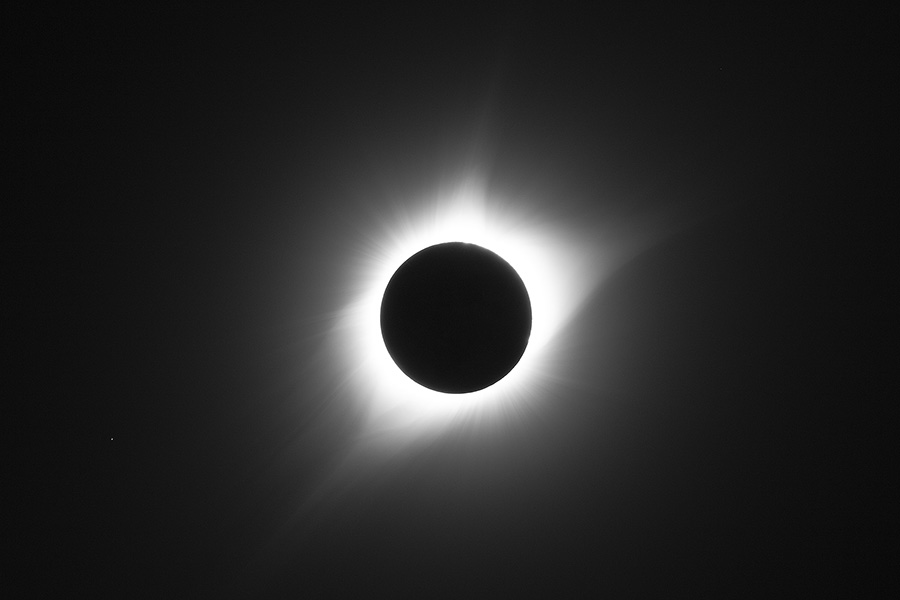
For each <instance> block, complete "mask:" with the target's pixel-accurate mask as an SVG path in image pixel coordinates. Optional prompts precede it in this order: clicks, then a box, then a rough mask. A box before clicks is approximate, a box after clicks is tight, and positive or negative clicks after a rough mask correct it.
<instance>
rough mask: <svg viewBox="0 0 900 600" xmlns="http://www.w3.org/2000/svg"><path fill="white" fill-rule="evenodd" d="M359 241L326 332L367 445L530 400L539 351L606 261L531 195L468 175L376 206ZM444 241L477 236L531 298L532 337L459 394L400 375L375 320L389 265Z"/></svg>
mask: <svg viewBox="0 0 900 600" xmlns="http://www.w3.org/2000/svg"><path fill="white" fill-rule="evenodd" d="M366 234H367V235H366ZM585 237H586V236H585ZM359 241H360V245H359V249H358V251H356V252H355V257H354V258H355V261H354V264H353V265H352V266H351V268H350V269H349V270H348V272H347V277H348V280H347V293H346V297H348V298H349V301H348V303H347V304H346V305H345V306H344V307H343V308H341V309H340V310H339V311H338V313H337V314H336V315H335V317H334V320H333V327H332V328H331V331H330V333H329V337H330V340H331V342H332V348H331V356H332V359H333V360H334V361H336V363H337V364H336V367H337V368H338V369H339V372H340V373H341V374H342V379H343V382H342V384H341V385H342V387H343V386H345V387H343V389H344V391H345V392H347V394H346V398H348V399H349V402H351V403H352V410H354V411H355V412H356V413H357V414H358V415H361V416H362V417H363V432H362V438H361V440H362V439H364V440H367V441H366V442H365V444H364V445H366V447H367V450H369V451H371V450H375V449H378V448H382V449H389V448H397V447H400V446H403V445H404V443H405V442H409V441H413V440H415V439H418V438H420V437H422V436H425V435H427V434H429V433H432V434H433V433H436V432H438V431H440V430H442V429H444V428H446V427H450V426H453V425H454V424H458V423H463V422H465V423H466V424H467V426H471V425H472V424H473V423H475V424H482V425H484V424H487V425H490V424H491V423H497V422H498V420H500V419H502V418H503V416H504V415H509V414H510V413H514V412H520V411H522V410H523V404H525V405H529V404H531V403H534V402H538V401H539V400H540V398H541V397H542V396H543V395H544V394H542V390H544V389H545V388H547V387H549V386H550V385H551V384H552V383H554V382H556V379H557V376H556V375H555V374H554V372H553V368H552V366H551V362H552V361H550V360H549V359H548V357H549V354H550V352H551V350H552V345H553V342H554V338H555V336H556V335H557V334H558V333H559V332H560V331H561V330H562V328H563V327H564V326H565V325H566V324H567V322H568V321H569V320H570V319H571V318H572V316H573V315H574V314H575V313H576V311H577V310H578V308H579V306H580V305H581V304H582V303H583V302H584V300H585V299H586V298H587V296H588V295H589V294H590V293H591V292H592V291H593V289H594V288H595V287H596V285H597V283H599V281H600V279H601V276H602V275H603V274H604V273H605V272H606V271H607V269H605V268H604V267H605V261H604V259H603V257H602V256H601V255H600V253H599V247H598V244H597V242H596V241H595V240H594V239H590V238H588V239H580V238H579V236H578V235H573V231H572V229H571V228H566V227H563V226H562V225H559V226H555V225H553V224H551V223H549V222H547V220H546V218H542V216H541V215H540V214H539V213H538V211H536V210H535V207H534V205H531V206H529V205H528V204H527V203H524V202H521V201H520V202H518V203H514V202H504V201H502V200H500V199H498V198H495V197H488V195H487V193H486V190H485V186H484V185H483V184H481V183H480V182H478V181H476V180H474V179H473V178H466V179H464V180H463V181H462V182H461V183H460V184H459V185H458V186H455V187H454V188H451V189H450V190H445V191H442V192H440V193H438V194H436V195H435V197H433V198H432V199H430V200H425V201H420V202H417V203H416V204H415V205H414V206H413V208H411V209H410V208H409V207H408V206H407V207H406V208H405V209H404V210H397V211H396V212H395V214H393V215H389V216H385V215H383V214H382V215H380V223H379V224H376V225H375V226H374V227H371V228H370V229H369V230H367V232H361V237H360V240H359ZM450 241H459V242H468V243H474V244H478V245H479V246H482V247H484V248H487V249H489V250H491V251H492V252H494V253H496V254H498V255H499V256H500V257H502V258H503V259H504V260H506V261H507V262H508V263H509V264H510V265H511V266H512V267H513V268H514V269H515V270H516V272H518V274H519V275H520V276H521V278H522V280H523V282H524V283H525V286H526V288H527V289H528V292H529V295H530V297H531V304H532V316H533V319H532V331H531V338H530V340H529V344H528V347H527V348H526V350H525V353H524V355H523V356H522V358H521V360H520V361H519V363H518V365H516V367H515V368H514V369H513V370H512V371H511V372H510V373H509V374H508V375H507V376H506V377H504V378H503V379H501V380H500V381H498V382H497V383H495V384H494V385H492V386H490V387H488V388H486V389H483V390H480V391H477V392H472V393H468V394H445V393H441V392H436V391H433V390H429V389H427V388H424V387H422V386H420V385H419V384H417V383H415V382H414V381H412V380H411V379H409V378H408V377H407V376H406V375H405V374H404V373H403V372H402V371H401V370H400V369H399V368H398V367H397V365H396V364H395V363H394V362H393V360H392V359H391V357H390V355H389V354H388V352H387V349H386V348H385V345H384V341H383V339H382V334H381V330H380V326H379V311H380V307H381V301H382V297H383V294H384V290H385V288H386V286H387V283H388V281H389V280H390V278H391V276H392V275H393V273H394V272H395V271H396V269H397V268H398V267H399V266H400V265H401V264H402V263H403V262H404V261H406V260H407V259H408V258H409V257H410V256H412V255H413V254H415V253H416V252H418V251H420V250H422V249H423V248H426V247H429V246H432V245H435V244H438V243H442V242H450Z"/></svg>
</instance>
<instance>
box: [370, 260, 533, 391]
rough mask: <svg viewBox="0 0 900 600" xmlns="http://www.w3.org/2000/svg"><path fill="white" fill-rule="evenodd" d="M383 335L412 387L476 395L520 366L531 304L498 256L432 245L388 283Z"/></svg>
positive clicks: (518, 281)
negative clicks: (419, 386)
mask: <svg viewBox="0 0 900 600" xmlns="http://www.w3.org/2000/svg"><path fill="white" fill-rule="evenodd" d="M381 333H382V337H383V338H384V343H385V346H386V347H387V350H388V353H389V354H390V355H391V358H392V359H393V360H394V362H395V363H396V364H397V366H398V367H399V368H400V370H401V371H403V373H405V374H406V375H407V376H408V377H409V378H410V379H412V380H413V381H415V382H417V383H418V384H420V385H422V386H424V387H426V388H429V389H432V390H435V391H438V392H445V393H450V394H464V393H468V392H475V391H478V390H481V389H484V388H486V387H488V386H491V385H493V384H494V383H496V382H498V381H499V380H501V379H503V378H504V377H505V376H506V375H507V374H508V373H509V372H510V371H511V370H512V369H513V368H514V367H515V366H516V364H517V363H518V362H519V359H520V358H521V357H522V354H523V353H524V352H525V348H526V346H527V345H528V338H529V335H530V334H531V302H530V300H529V297H528V291H527V290H526V288H525V284H524V283H523V282H522V279H521V278H520V277H519V274H518V273H516V271H515V269H513V268H512V266H510V265H509V263H507V262H506V261H505V260H503V259H502V258H500V257H499V256H498V255H496V254H495V253H493V252H491V251H490V250H487V249H486V248H482V247H481V246H477V245H475V244H466V243H462V242H449V243H444V244H437V245H434V246H430V247H428V248H425V249H424V250H421V251H419V252H417V253H416V254H414V255H413V256H411V257H410V258H409V259H407V260H406V262H404V263H403V264H402V265H401V266H400V268H399V269H397V271H396V272H395V273H394V275H393V277H391V279H390V281H389V282H388V285H387V288H386V289H385V292H384V298H383V300H382V303H381Z"/></svg>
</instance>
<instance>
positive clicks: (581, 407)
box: [2, 3, 898, 598]
mask: <svg viewBox="0 0 900 600" xmlns="http://www.w3.org/2000/svg"><path fill="white" fill-rule="evenodd" d="M628 4H629V9H628V10H616V9H603V8H599V9H598V8H596V7H594V8H593V9H592V10H590V11H587V10H585V11H582V12H578V11H569V10H562V9H559V10H555V9H546V10H531V9H526V8H524V7H520V6H517V5H510V6H508V7H506V8H502V9H501V8H497V9H494V8H488V7H486V6H483V7H479V8H478V9H472V10H467V9H461V8H460V9H457V8H447V9H443V10H432V9H431V8H429V9H427V10H426V9H419V11H418V12H416V11H413V12H409V11H406V10H387V9H384V8H382V7H378V8H370V9H365V10H357V9H353V8H349V7H348V8H342V9H334V10H329V11H308V12H306V11H299V10H298V11H296V12H291V13H280V14H274V13H265V12H262V11H260V10H259V9H258V8H256V7H248V8H246V9H243V10H231V9H229V10H225V9H218V8H217V9H216V10H214V11H212V10H211V11H209V12H191V11H180V10H172V11H169V10H157V9H151V8H148V9H147V10H146V11H141V10H132V9H129V10H128V11H127V12H121V13H116V12H107V11H101V12H93V13H91V12H84V11H83V9H81V8H77V7H74V6H73V7H71V8H63V9H59V10H56V9H54V10H49V9H48V10H47V11H46V12H43V13H40V14H30V15H27V16H26V15H16V14H7V15H6V16H5V17H4V18H3V21H4V30H5V32H6V33H5V34H4V36H3V37H4V38H5V39H4V41H3V45H4V51H3V53H4V55H5V60H6V61H8V63H9V65H10V68H9V69H8V70H7V73H8V76H7V79H6V80H7V84H6V85H4V91H3V96H4V97H5V98H6V99H7V100H9V99H12V100H14V101H15V106H16V110H15V111H8V112H7V113H6V114H5V115H4V117H3V120H4V130H6V131H7V132H9V133H8V134H5V135H4V137H5V138H6V142H7V144H6V146H7V148H8V150H11V151H10V152H9V153H7V154H6V160H5V161H4V162H5V163H6V169H8V170H9V172H11V174H12V178H11V180H12V182H13V183H14V185H13V189H12V190H10V191H8V192H7V194H6V201H5V202H4V205H5V208H4V209H3V214H4V215H6V216H4V218H3V220H2V231H3V235H2V238H3V249H4V272H5V275H4V282H5V283H4V285H3V288H4V289H3V292H2V297H3V303H4V311H3V313H4V323H5V325H4V330H5V331H6V332H7V333H5V334H4V337H6V339H7V344H8V345H9V346H10V349H11V350H12V352H11V353H10V354H9V355H8V358H7V360H6V365H7V367H6V368H7V370H8V375H7V376H6V377H4V379H5V380H6V381H5V382H4V384H3V390H4V391H3V394H2V395H3V400H4V405H5V410H4V412H5V413H7V415H8V416H7V417H6V421H7V423H8V424H12V425H13V428H14V429H15V430H16V432H17V433H18V434H20V435H12V436H8V437H7V439H6V440H5V443H4V446H5V447H6V449H7V452H6V454H7V463H8V464H9V465H11V467H12V474H11V475H10V477H11V479H8V481H13V482H15V484H14V485H4V488H5V489H4V494H3V496H4V505H5V506H9V507H13V508H12V509H7V510H6V511H5V512H6V513H7V515H8V517H9V518H8V522H7V524H6V525H5V526H4V538H5V540H6V545H7V546H12V547H13V550H14V552H15V555H16V556H17V557H18V558H19V559H20V560H16V561H15V562H14V563H13V565H12V567H7V568H11V569H12V577H9V575H10V573H9V572H7V577H4V579H5V580H6V581H7V584H6V585H10V586H12V588H13V592H14V593H13V594H12V595H7V594H6V593H4V596H7V597H16V596H18V595H20V594H21V595H22V596H23V597H29V596H33V597H38V596H41V595H43V594H46V593H49V592H51V591H54V592H58V593H60V594H63V595H66V596H69V595H71V594H72V593H74V592H75V591H81V592H89V593H91V595H92V596H94V597H103V596H105V595H109V594H116V595H117V596H118V597H129V598H143V597H148V598H150V597H153V598H156V597H210V598H213V597H262V598H265V597H272V598H277V597H287V596H289V595H293V596H294V597H327V596H332V595H334V596H338V595H345V596H347V597H374V596H376V595H389V596H391V597H432V596H447V597H457V598H460V597H471V596H479V595H483V596H489V597H510V598H513V597H526V596H529V595H538V596H542V597H567V596H569V597H570V596H574V595H582V594H583V595H587V594H588V593H589V594H590V595H597V596H599V595H604V594H606V595H609V596H611V597H653V596H671V595H682V594H685V595H686V594H690V595H691V596H696V597H723V596H731V597H733V596H735V595H744V594H747V593H751V594H754V595H756V596H757V597H761V596H762V595H763V594H766V595H769V594H771V593H775V592H784V593H785V594H787V595H792V596H793V595H801V594H802V595H816V596H819V595H822V593H829V592H837V593H843V592H847V591H856V592H859V596H866V595H869V594H872V595H874V596H885V595H887V590H888V587H889V586H890V585H894V584H896V574H894V573H893V571H895V570H896V557H897V554H896V532H897V527H896V526H897V518H896V509H894V508H890V510H888V503H887V502H886V500H885V496H884V495H883V494H882V492H883V491H886V489H887V488H888V487H889V488H890V489H891V490H892V491H894V492H895V491H896V477H894V476H891V477H889V478H888V476H887V475H886V474H884V473H883V472H882V471H880V470H879V468H878V467H877V466H876V465H877V464H878V462H879V461H880V460H881V459H882V458H883V457H884V456H885V455H886V454H887V453H886V451H887V450H888V448H889V446H888V444H887V441H888V433H889V429H890V428H891V420H890V418H889V416H888V412H887V409H886V406H885V403H886V402H887V401H888V400H889V399H890V394H889V390H888V388H887V387H886V386H882V385H881V384H880V381H879V379H880V375H881V374H882V373H883V372H884V369H885V368H886V367H887V365H888V360H887V359H888V358H889V356H891V355H894V352H895V351H890V352H891V353H890V354H887V353H880V354H876V353H875V352H874V348H877V347H879V346H880V344H882V343H884V342H885V341H886V339H885V338H886V337H887V336H886V335H885V332H886V331H887V328H888V326H889V324H891V323H895V317H894V316H892V315H891V316H888V312H887V309H888V308H891V309H893V308H894V307H893V306H892V302H891V300H890V297H889V296H887V295H886V294H885V293H883V292H881V291H879V290H878V284H879V283H880V282H881V280H883V279H884V278H885V276H886V274H887V273H889V272H891V269H892V268H891V266H890V265H894V268H896V266H897V265H896V263H897V260H896V256H895V252H892V253H891V254H888V253H887V250H886V247H887V243H886V242H887V239H888V237H887V223H888V220H887V211H886V202H887V201H888V200H893V199H894V197H893V196H891V195H890V194H889V193H888V190H887V187H886V186H885V184H884V182H883V181H882V179H881V178H880V177H879V174H880V173H881V172H882V171H885V172H886V171H887V170H888V168H889V167H890V168H891V169H894V168H895V163H896V161H895V160H894V158H895V157H892V156H891V154H890V153H889V152H888V151H886V150H885V149H886V148H888V147H889V146H890V147H892V148H895V147H896V144H895V143H891V144H889V141H891V140H893V139H894V135H893V133H894V132H895V131H896V128H895V125H896V119H895V118H894V117H890V118H887V117H885V116H884V115H885V114H887V113H886V112H884V113H882V111H883V109H884V108H886V107H889V106H893V103H892V102H890V101H889V100H890V99H891V98H893V97H895V94H894V93H893V92H894V90H895V87H896V70H895V69H894V68H892V67H890V66H889V65H890V61H888V60H887V59H886V57H887V56H890V55H892V54H893V52H892V51H891V48H892V47H895V46H896V41H895V39H894V38H895V37H896V35H895V28H894V29H890V35H888V31H889V28H888V27H885V25H890V24H894V25H896V24H897V20H898V14H897V11H896V9H890V10H885V11H883V12H878V11H874V12H872V13H864V12H860V11H861V9H846V10H845V9H840V10H839V9H826V8H825V7H824V6H822V5H810V6H809V8H808V9H797V10H793V11H786V12H783V11H781V10H780V9H777V10H776V9H771V10H768V9H759V10H755V9H746V10H745V9H736V8H732V7H729V8H722V7H721V6H720V5H719V4H716V5H711V6H706V7H703V8H698V9H696V10H694V11H690V12H683V10H682V9H680V8H677V9H676V8H667V9H662V10H660V9H659V8H658V7H650V6H646V7H641V6H638V5H634V4H633V3H628ZM829 11H830V12H829ZM467 162H468V163H473V164H475V166H477V167H479V168H481V169H482V170H483V171H484V172H485V173H486V174H487V176H488V178H489V179H492V180H494V181H498V182H501V183H502V184H503V185H505V186H507V187H509V186H511V185H512V186H513V187H514V186H515V185H519V186H521V187H522V188H523V189H524V188H528V187H529V186H532V185H536V186H539V187H543V188H546V189H553V190H557V191H559V192H560V196H559V197H558V198H547V202H548V210H553V211H558V212H560V213H562V214H564V215H565V216H566V218H567V219H569V220H570V221H572V222H579V221H580V222H581V223H582V224H584V223H587V224H588V225H590V224H591V223H594V222H596V220H595V217H593V216H591V217H590V218H587V217H583V215H597V214H600V213H602V214H609V215H636V214H644V213H648V212H654V211H656V212H657V213H659V211H662V213H661V214H668V213H666V212H665V211H667V210H668V209H670V208H672V207H684V206H690V207H691V210H692V211H693V212H692V214H694V215H695V216H698V215H699V218H698V220H697V221H696V224H695V225H693V226H691V227H687V228H684V229H682V230H679V231H678V232H676V233H673V234H672V235H670V236H668V237H666V238H665V239H663V240H660V241H659V242H658V243H656V244H655V245H653V246H652V247H650V248H648V249H646V250H645V251H644V252H642V253H640V254H639V255H638V256H636V257H634V258H633V259H632V260H631V261H630V262H628V263H627V264H625V265H623V266H622V267H621V268H619V269H618V270H617V271H616V272H615V273H614V275H613V276H612V277H610V278H609V279H607V280H606V281H604V283H603V285H601V286H600V287H599V288H598V289H597V290H596V291H595V292H594V293H593V294H592V295H591V296H590V298H589V300H588V302H587V303H586V305H585V307H584V309H583V310H582V312H580V313H579V315H578V316H577V318H576V319H575V321H573V322H572V323H571V324H570V326H569V329H567V330H566V331H567V332H569V333H566V332H563V333H562V334H560V335H563V336H565V335H568V336H569V338H568V342H567V345H568V347H569V352H567V354H566V356H564V357H561V358H560V364H561V366H560V369H561V371H560V373H561V375H562V376H563V377H564V378H567V379H568V380H569V381H570V382H574V384H573V385H561V386H560V388H559V389H558V390H553V389H551V390H549V391H547V392H546V394H547V399H546V401H544V402H543V403H542V404H541V406H542V410H541V411H540V412H539V413H538V414H536V415H531V416H524V417H522V418H520V419H518V420H511V421H510V423H508V424H507V425H506V426H505V427H504V428H503V429H502V430H500V431H495V432H493V433H492V434H491V435H483V434H480V433H479V432H478V431H475V430H472V431H467V430H466V429H465V428H462V429H458V430H452V431H448V432H447V433H446V434H445V435H442V436H436V437H434V438H433V439H431V440H429V443H427V444H423V445H419V446H415V447H413V448H411V449H409V450H408V451H406V452H404V453H402V456H400V457H397V458H395V459H392V460H388V461H385V462H384V463H383V464H381V465H380V466H379V467H378V468H372V469H369V472H367V473H365V474H361V476H360V477H359V481H356V482H354V483H353V485H349V486H348V490H347V491H346V493H345V494H344V495H342V496H341V497H340V498H335V499H333V500H329V501H328V502H327V503H326V504H327V505H326V506H324V507H320V508H319V509H317V510H314V511H312V512H304V513H298V512H297V507H298V506H300V505H301V504H302V503H303V502H304V501H305V500H306V499H307V498H308V497H309V495H310V494H311V493H313V491H314V490H315V489H316V487H315V486H316V485H317V484H316V482H317V481H320V480H321V478H322V477H324V476H326V475H327V474H328V472H329V470H330V469H332V468H333V461H334V457H335V456H336V455H337V454H339V452H340V450H341V448H342V447H343V446H344V445H346V444H348V443H349V442H348V440H350V439H351V438H352V435H353V431H355V430H354V426H355V422H354V418H353V417H352V415H348V414H347V413H345V412H341V411H340V410H338V411H336V412H334V411H332V412H329V411H330V410H332V409H330V408H329V406H330V405H335V404H338V405H339V404H341V403H342V402H346V400H347V399H346V398H343V397H342V396H341V392H340V390H339V389H338V388H337V386H336V385H334V384H333V382H330V381H326V380H325V379H324V377H323V376H322V375H320V374H318V373H320V371H317V370H316V368H313V367H311V366H310V365H312V364H314V362H313V361H314V360H316V359H315V357H316V356H318V354H317V353H318V352H320V348H321V345H322V343H323V340H324V337H325V335H326V334H327V320H326V324H325V325H323V319H324V317H323V315H327V314H328V312H329V311H333V310H336V309H338V308H340V306H342V305H343V304H344V303H345V302H346V301H347V298H345V297H342V296H341V294H340V293H339V292H340V289H341V287H340V282H341V281H342V277H343V276H344V274H345V272H346V268H347V266H346V264H345V260H344V259H345V258H346V257H347V256H348V255H349V254H348V251H347V250H346V247H347V246H344V245H342V244H349V243H351V242H352V241H353V240H354V238H355V236H358V235H359V232H360V231H364V230H365V229H366V227H367V221H366V219H367V217H366V215H368V214H370V213H369V211H370V209H371V204H370V201H369V200H367V196H366V194H367V191H368V190H371V191H372V195H373V198H374V197H376V196H377V197H384V195H385V193H386V190H417V189H425V188H428V187H429V186H431V185H432V182H433V184H434V185H437V184H438V183H440V182H441V178H442V177H446V176H447V173H448V172H453V170H454V169H457V168H459V167H460V165H465V164H467ZM8 181H9V180H8ZM517 182H518V183H517ZM372 202H374V200H373V201H372ZM409 202H410V204H411V205H413V204H414V200H412V199H410V200H409ZM551 204H552V206H550V205H551ZM448 241H450V240H448ZM342 269H343V270H342ZM576 332H577V333H576ZM890 347H891V348H895V347H896V344H895V343H894V342H893V341H892V342H891V345H890ZM890 362H891V364H893V362H894V361H893V360H892V361H890ZM335 390H337V391H335ZM20 409H21V412H20ZM884 481H890V482H892V483H889V484H887V483H884ZM883 541H889V542H891V548H892V550H891V551H889V552H887V553H882V554H879V555H878V556H880V558H878V557H876V555H874V554H873V553H872V548H874V547H877V545H878V543H879V542H883ZM4 570H6V569H4ZM811 591H815V592H814V593H811ZM852 595H856V594H852ZM43 597H47V596H43Z"/></svg>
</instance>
